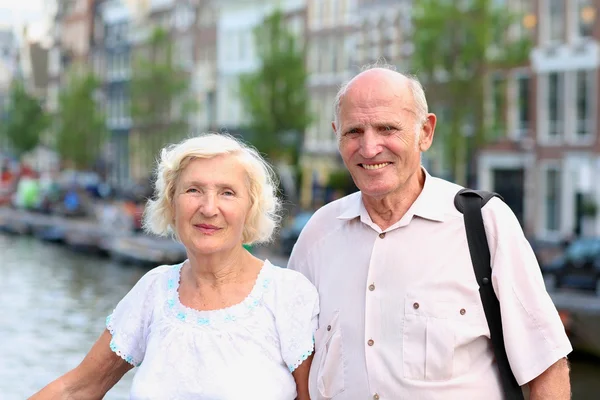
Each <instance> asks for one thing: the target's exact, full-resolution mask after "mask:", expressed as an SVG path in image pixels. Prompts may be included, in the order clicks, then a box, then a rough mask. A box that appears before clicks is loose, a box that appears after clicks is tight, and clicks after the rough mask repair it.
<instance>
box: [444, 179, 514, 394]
mask: <svg viewBox="0 0 600 400" xmlns="http://www.w3.org/2000/svg"><path fill="white" fill-rule="evenodd" d="M493 197H499V198H500V199H502V196H500V195H499V194H497V193H493V192H486V191H482V190H472V189H462V190H461V191H459V192H458V193H457V194H456V197H455V198H454V205H455V207H456V209H457V210H458V211H460V212H461V213H462V214H463V216H464V219H465V230H466V231H467V242H468V243H469V253H470V254H471V261H472V263H473V269H474V271H475V277H476V278H477V283H478V284H479V295H480V296H481V302H482V303H483V310H484V311H485V318H486V319H487V323H488V326H489V328H490V336H491V340H492V347H493V349H494V355H495V356H496V363H497V365H498V370H499V371H500V381H501V383H502V389H503V391H504V398H505V399H507V400H522V399H524V397H523V390H522V389H521V387H520V386H519V384H518V383H517V380H516V379H515V376H514V375H513V373H512V370H511V369H510V364H509V362H508V356H507V355H506V348H505V347H504V334H503V332H502V319H501V315H500V303H499V302H498V298H497V297H496V293H494V287H493V286H492V267H491V265H490V262H491V261H490V249H489V245H488V241H487V237H486V234H485V227H484V225H483V216H482V215H481V209H482V208H483V206H484V205H485V204H486V203H487V202H488V201H489V200H490V199H492V198H493Z"/></svg>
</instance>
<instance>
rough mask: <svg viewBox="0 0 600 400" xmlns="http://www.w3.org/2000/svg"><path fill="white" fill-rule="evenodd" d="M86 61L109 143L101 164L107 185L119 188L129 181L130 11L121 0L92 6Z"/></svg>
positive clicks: (106, 1) (97, 2)
mask: <svg viewBox="0 0 600 400" xmlns="http://www.w3.org/2000/svg"><path fill="white" fill-rule="evenodd" d="M94 7H95V10H94V19H93V21H94V23H93V35H92V42H91V54H90V62H91V63H92V65H93V68H94V72H95V74H96V76H97V77H98V78H99V79H100V80H101V82H102V96H101V103H102V104H103V108H104V113H105V115H106V127H107V129H108V131H109V141H108V144H107V146H106V148H105V152H104V162H105V164H106V169H107V172H108V179H109V182H110V183H111V184H112V185H114V186H117V187H122V186H124V185H126V184H127V183H128V182H129V150H130V146H129V134H130V130H131V117H130V112H129V83H130V78H131V35H130V30H131V26H132V20H133V17H132V15H133V11H132V9H131V8H130V7H128V6H127V4H125V3H124V2H123V1H119V0H104V1H96V2H95V4H94Z"/></svg>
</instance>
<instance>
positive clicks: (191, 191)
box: [185, 188, 198, 193]
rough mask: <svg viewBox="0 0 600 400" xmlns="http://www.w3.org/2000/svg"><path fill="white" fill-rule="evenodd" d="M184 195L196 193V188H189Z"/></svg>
mask: <svg viewBox="0 0 600 400" xmlns="http://www.w3.org/2000/svg"><path fill="white" fill-rule="evenodd" d="M185 192H186V193H198V189H196V188H189V189H188V190H186V191H185Z"/></svg>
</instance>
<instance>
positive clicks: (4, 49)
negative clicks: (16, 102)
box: [0, 27, 19, 149]
mask: <svg viewBox="0 0 600 400" xmlns="http://www.w3.org/2000/svg"><path fill="white" fill-rule="evenodd" d="M18 52H19V48H18V44H17V39H16V37H15V34H14V33H13V31H12V29H11V28H8V27H7V28H2V27H0V123H2V121H4V120H5V118H6V117H7V114H6V113H7V107H8V98H9V94H10V85H11V82H12V79H13V77H14V76H15V74H16V72H17V65H18ZM1 140H2V139H1V138H0V148H1V149H6V144H5V143H2V142H1Z"/></svg>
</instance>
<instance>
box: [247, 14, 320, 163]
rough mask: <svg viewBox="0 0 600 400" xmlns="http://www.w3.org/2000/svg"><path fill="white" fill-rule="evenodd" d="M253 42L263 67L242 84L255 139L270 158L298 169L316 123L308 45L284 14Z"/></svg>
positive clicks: (261, 28) (275, 16) (271, 20)
mask: <svg viewBox="0 0 600 400" xmlns="http://www.w3.org/2000/svg"><path fill="white" fill-rule="evenodd" d="M254 41H255V43H256V49H257V53H258V57H259V59H260V66H259V67H258V69H257V70H256V71H255V72H253V73H249V74H246V75H243V76H241V77H240V82H239V95H240V98H241V102H242V106H243V108H244V110H245V111H246V113H247V115H248V117H249V124H248V127H249V129H250V131H251V132H252V134H251V135H252V136H251V141H252V143H253V144H254V146H256V148H257V149H258V150H259V151H261V152H263V153H265V154H267V155H268V156H269V157H270V158H272V159H275V160H281V159H286V160H287V161H288V162H289V163H290V164H292V165H294V166H297V163H298V158H299V152H300V149H301V147H302V143H303V137H304V131H305V130H306V128H307V126H308V125H309V124H310V121H311V116H310V112H309V101H308V91H307V87H306V81H307V77H308V73H307V71H306V66H305V47H304V43H303V42H301V41H299V40H298V39H297V38H296V36H295V35H294V34H293V33H292V32H291V31H290V30H289V29H288V27H287V26H286V23H285V21H284V18H283V15H282V13H281V12H280V11H276V12H274V13H273V14H271V15H270V16H268V17H267V18H266V19H265V21H264V23H263V24H261V25H260V26H259V27H257V28H256V29H255V31H254Z"/></svg>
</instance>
